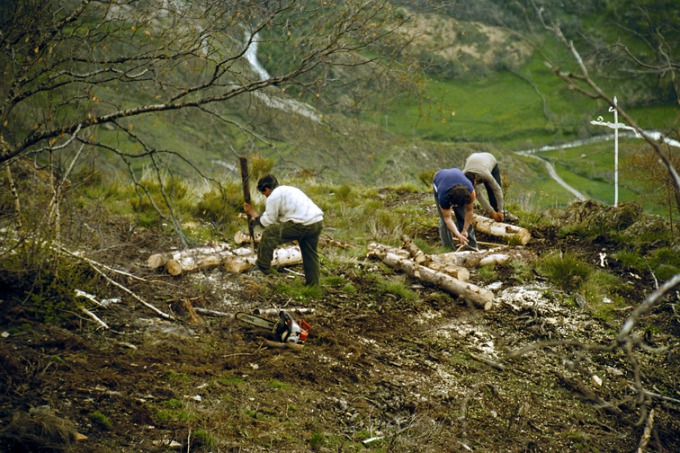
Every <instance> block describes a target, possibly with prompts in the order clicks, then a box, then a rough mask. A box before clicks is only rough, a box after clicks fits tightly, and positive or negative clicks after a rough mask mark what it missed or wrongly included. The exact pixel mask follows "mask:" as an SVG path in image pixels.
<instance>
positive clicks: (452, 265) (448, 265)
mask: <svg viewBox="0 0 680 453" xmlns="http://www.w3.org/2000/svg"><path fill="white" fill-rule="evenodd" d="M411 244H412V243H411ZM387 253H393V254H395V255H397V256H399V257H400V258H403V259H412V258H413V253H411V252H410V251H409V250H405V249H398V248H396V247H390V246H389V245H384V244H376V243H375V242H372V243H370V244H369V245H368V256H377V257H379V258H380V259H382V257H383V256H384V255H386V254H387ZM425 256H426V257H427V259H426V260H424V261H423V264H424V265H426V266H427V267H429V268H430V269H432V270H435V271H437V272H441V273H444V274H446V275H449V276H451V277H453V278H457V279H458V280H460V281H463V282H466V281H468V280H469V279H470V271H469V270H467V269H466V268H465V267H463V266H461V265H459V264H457V263H456V262H455V260H453V261H448V262H447V261H445V260H439V259H438V256H439V255H425Z"/></svg>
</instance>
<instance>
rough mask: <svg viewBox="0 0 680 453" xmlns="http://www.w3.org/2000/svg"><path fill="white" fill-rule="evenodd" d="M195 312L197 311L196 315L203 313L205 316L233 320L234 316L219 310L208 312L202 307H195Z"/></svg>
mask: <svg viewBox="0 0 680 453" xmlns="http://www.w3.org/2000/svg"><path fill="white" fill-rule="evenodd" d="M194 310H196V313H202V314H204V315H212V316H221V317H224V318H233V317H234V315H233V314H231V313H225V312H223V311H217V310H208V309H207V308H201V307H194Z"/></svg>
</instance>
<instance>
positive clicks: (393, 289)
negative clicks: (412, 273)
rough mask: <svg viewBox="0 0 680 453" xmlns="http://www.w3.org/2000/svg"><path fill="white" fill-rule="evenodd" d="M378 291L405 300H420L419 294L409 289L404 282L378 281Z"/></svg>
mask: <svg viewBox="0 0 680 453" xmlns="http://www.w3.org/2000/svg"><path fill="white" fill-rule="evenodd" d="M376 289H377V290H378V291H379V292H381V293H386V294H392V295H394V296H397V297H398V298H399V299H403V300H415V299H417V298H418V294H417V293H416V292H414V291H412V290H411V289H409V287H408V286H407V285H406V283H405V282H403V281H397V280H391V279H378V280H377V286H376Z"/></svg>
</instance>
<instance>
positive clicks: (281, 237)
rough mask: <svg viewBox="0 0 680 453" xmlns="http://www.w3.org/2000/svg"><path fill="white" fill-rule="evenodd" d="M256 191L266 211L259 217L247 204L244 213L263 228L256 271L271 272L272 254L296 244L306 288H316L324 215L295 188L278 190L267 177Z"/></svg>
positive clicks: (272, 180)
mask: <svg viewBox="0 0 680 453" xmlns="http://www.w3.org/2000/svg"><path fill="white" fill-rule="evenodd" d="M257 190H258V191H260V192H261V193H262V194H263V195H264V196H265V197H266V198H267V201H266V206H265V211H264V213H263V214H262V215H260V214H259V213H258V212H257V211H256V210H255V208H254V207H253V206H252V205H250V204H249V203H245V205H244V211H245V212H246V214H248V215H249V216H250V217H252V218H253V222H254V223H255V224H256V225H260V226H262V227H264V230H263V231H262V239H260V245H259V247H258V249H257V263H256V264H255V268H256V271H260V272H262V273H263V274H269V273H270V272H271V264H272V259H273V257H274V250H275V249H276V247H278V246H279V245H281V244H285V243H286V242H292V241H298V244H300V251H301V252H302V266H303V268H304V270H305V284H306V285H314V286H316V285H318V284H319V276H320V271H319V253H318V250H317V248H318V245H319V237H320V236H321V230H322V229H323V211H321V209H320V208H319V207H318V206H317V205H316V204H314V202H313V201H312V200H311V199H310V198H309V197H308V196H307V195H305V193H304V192H302V191H301V190H300V189H298V188H297V187H292V186H280V185H279V182H278V181H277V179H276V178H275V177H274V176H272V175H267V176H265V177H263V178H261V179H260V180H259V181H258V182H257Z"/></svg>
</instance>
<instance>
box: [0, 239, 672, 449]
mask: <svg viewBox="0 0 680 453" xmlns="http://www.w3.org/2000/svg"><path fill="white" fill-rule="evenodd" d="M420 234H421V237H425V238H431V239H432V240H433V241H435V240H436V237H437V232H436V230H432V231H429V230H428V231H420ZM121 235H122V233H121ZM532 235H533V237H534V240H532V241H531V242H530V243H529V244H528V245H527V248H528V249H530V250H532V251H533V252H534V253H535V255H536V256H540V255H542V254H544V253H547V252H549V251H554V250H560V249H565V250H566V249H567V248H568V250H570V251H573V252H577V253H579V254H581V255H582V256H585V257H589V259H591V260H593V261H594V262H599V261H598V260H599V254H600V253H601V251H602V250H603V249H604V248H606V247H608V246H609V245H610V244H607V243H606V241H599V242H598V241H595V242H592V241H591V242H588V241H580V240H575V239H574V238H571V239H569V240H565V239H560V238H558V237H556V235H555V230H554V229H552V228H548V227H545V228H543V229H536V230H533V231H532ZM125 239H126V240H125V241H121V247H118V248H112V249H111V250H112V252H111V253H114V252H113V251H115V256H101V255H100V256H98V257H97V258H96V259H97V261H99V262H102V263H111V264H112V265H114V266H117V267H119V268H124V269H126V271H127V272H129V273H130V274H132V275H134V276H136V277H137V278H132V277H125V276H121V275H116V276H115V279H116V280H117V281H118V282H119V283H120V284H122V285H124V286H125V287H126V288H128V289H129V290H130V291H131V292H132V293H133V294H134V295H135V297H132V296H131V295H130V294H127V293H122V292H120V291H118V292H117V291H115V289H111V287H110V285H102V291H103V292H107V291H110V292H111V293H112V294H118V297H119V299H116V300H112V301H110V302H109V303H108V305H106V306H105V307H104V306H101V307H94V308H92V307H91V311H93V312H94V313H95V314H96V316H97V317H98V318H99V319H100V320H101V321H103V322H104V323H106V326H107V328H104V327H102V326H101V325H99V324H98V323H96V322H95V321H94V320H93V319H92V318H90V317H88V316H87V315H86V314H84V313H78V314H77V316H74V319H76V320H77V322H74V323H73V324H71V325H63V326H61V327H56V326H53V325H50V324H47V323H42V322H36V321H35V320H33V319H32V317H31V316H30V314H29V313H26V312H24V311H22V308H21V306H20V305H15V304H10V303H9V301H10V300H11V298H10V297H7V295H6V296H4V297H3V303H2V305H3V307H2V310H3V316H2V321H1V325H0V333H2V338H1V339H0V389H1V390H2V392H1V396H0V420H1V422H0V425H1V426H2V427H3V428H2V430H1V431H0V450H2V451H73V452H166V451H216V452H217V451H244V452H245V451H296V452H297V451H301V452H302V451H363V450H373V451H391V452H412V451H418V452H441V451H456V452H458V451H479V452H482V451H484V452H487V451H491V452H524V451H545V452H549V451H602V452H605V451H606V452H626V451H636V450H637V449H638V448H639V447H641V446H642V448H643V450H644V451H663V452H671V451H680V411H679V410H680V405H679V404H678V400H679V399H680V384H678V380H677V376H678V371H679V368H680V355H679V351H680V349H679V348H678V341H677V339H678V317H677V315H674V313H673V312H672V309H671V305H670V304H666V305H663V306H661V307H660V308H659V309H658V310H656V311H655V312H654V314H653V315H651V316H653V317H654V319H653V322H646V323H645V325H648V326H649V325H654V326H655V327H654V328H651V327H648V328H646V330H644V331H642V332H640V335H641V338H642V339H641V342H640V344H638V345H637V346H636V347H635V348H634V349H633V350H632V351H630V353H629V354H626V351H624V350H623V349H622V348H620V347H616V346H612V341H613V339H614V338H615V336H616V333H617V332H618V329H619V328H620V327H621V324H622V323H623V321H624V320H625V319H626V317H627V316H628V315H629V314H630V313H631V311H632V310H633V308H634V307H636V306H637V305H638V304H639V303H640V302H641V301H642V300H643V298H644V297H645V295H646V294H649V293H650V292H651V291H652V290H653V288H654V287H653V280H652V279H651V278H649V276H645V275H642V276H632V275H629V274H630V272H628V271H627V270H625V269H617V268H616V263H611V266H612V268H611V271H612V272H614V273H617V274H618V275H619V277H620V278H621V279H623V280H624V281H625V282H629V285H628V288H629V291H628V293H627V295H626V303H625V304H624V305H623V306H621V307H620V309H619V310H618V311H617V313H618V316H617V317H616V319H607V320H603V319H599V318H598V317H596V316H594V315H593V313H592V311H590V310H588V307H587V306H582V305H581V304H580V303H578V301H579V300H580V299H578V298H576V297H575V296H574V295H572V294H567V293H565V292H563V291H560V290H557V289H556V288H554V287H552V286H551V285H550V284H549V283H548V282H547V281H546V279H545V278H543V277H542V276H540V275H537V274H535V273H534V274H532V275H530V276H527V275H525V274H521V275H522V277H521V278H520V277H518V273H517V270H516V268H515V267H513V266H510V265H508V266H499V267H497V268H496V269H495V270H494V273H493V274H491V275H488V274H484V275H480V273H479V270H472V276H471V279H470V280H471V281H472V282H476V283H477V284H479V285H480V286H486V287H487V288H489V289H491V290H492V291H493V292H494V295H495V304H494V306H493V308H492V309H490V310H488V311H483V310H479V309H476V308H474V307H471V306H468V305H467V304H465V303H464V302H463V301H461V300H460V299H458V298H457V297H455V296H453V295H450V294H447V293H445V292H443V291H442V290H441V289H439V288H437V287H433V286H429V285H427V284H423V283H422V282H419V281H414V280H412V279H409V278H407V277H405V276H404V275H402V274H400V273H399V272H396V271H393V270H391V269H389V268H387V267H386V266H384V265H382V264H381V263H380V262H377V261H375V260H371V259H368V258H366V259H363V258H359V259H353V260H348V261H345V262H336V263H334V264H333V267H332V270H331V269H329V268H328V267H326V268H325V269H324V273H326V275H325V276H329V272H333V275H335V276H338V277H342V278H341V279H338V283H337V284H335V283H329V284H326V285H325V286H324V288H323V293H322V296H320V297H313V298H296V297H294V296H291V295H290V294H289V293H288V292H286V291H285V290H284V289H283V288H284V287H285V285H291V284H295V283H296V282H297V283H299V282H300V281H301V280H302V277H301V275H300V273H301V272H302V270H301V267H296V266H294V267H291V268H289V269H284V270H281V271H280V272H278V273H276V275H273V276H269V277H254V276H249V275H240V274H239V275H236V274H229V273H226V272H224V271H223V270H222V269H220V268H216V269H210V270H206V271H202V272H198V273H193V274H189V275H183V276H180V277H171V276H168V275H166V274H164V273H162V272H152V271H149V270H148V269H147V268H145V262H146V259H147V258H148V256H149V254H150V253H152V252H155V251H160V250H163V245H164V244H161V243H160V239H158V238H155V237H154V236H153V235H152V234H148V233H147V232H140V233H139V234H137V235H136V237H135V240H134V241H130V240H128V238H127V237H126V238H125ZM480 239H481V240H487V239H491V238H484V237H480ZM322 253H325V254H331V253H332V252H331V251H330V250H326V251H324V250H322ZM358 255H359V256H361V254H358ZM384 281H392V282H400V283H402V286H403V287H405V288H408V290H409V291H410V292H409V293H405V294H402V293H398V292H395V291H388V290H385V288H384V286H385V285H384V284H382V282H384ZM105 288H108V289H105ZM412 295H415V296H412ZM140 300H143V301H145V302H147V303H148V304H151V305H153V306H154V307H156V308H157V309H158V310H159V311H160V312H162V313H163V314H167V315H168V316H169V317H172V319H170V318H169V317H168V318H165V317H164V316H161V315H159V314H158V313H157V312H155V311H153V310H150V309H149V308H148V307H147V306H146V305H144V304H142V303H141V302H140ZM191 307H193V308H195V309H199V312H198V313H197V314H195V315H194V314H192V313H191V310H190V309H191ZM200 309H204V311H202V312H201V311H200ZM268 309H274V310H277V309H285V310H288V311H289V312H290V313H291V314H292V315H293V316H294V317H295V318H296V319H300V318H304V319H305V321H306V322H308V323H309V324H310V325H311V331H310V334H309V338H308V340H307V342H306V344H305V346H304V348H303V349H302V350H292V349H286V348H275V347H270V346H268V345H267V343H266V342H265V339H268V338H269V335H270V334H269V332H267V331H264V330H262V329H257V328H253V327H249V326H247V325H245V324H243V323H242V322H239V321H237V320H235V319H234V318H233V315H234V314H235V313H237V312H240V311H243V312H249V313H251V312H253V311H254V310H268ZM297 309H304V310H306V311H305V312H304V313H299V312H297V311H296V310H297ZM205 310H209V311H210V313H212V314H208V313H209V312H208V311H205ZM264 316H268V317H270V318H272V319H275V318H276V315H275V314H269V313H268V314H266V315H264ZM650 319H651V318H650ZM648 321H649V319H648ZM636 372H638V374H637V375H636ZM636 379H639V381H636ZM641 388H644V389H645V392H647V393H645V394H641V393H640V389H641ZM651 394H654V395H656V396H653V395H651ZM659 395H660V396H661V397H659ZM650 414H653V418H652V417H649V415H650ZM645 428H647V429H648V430H649V431H648V432H646V431H645Z"/></svg>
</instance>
